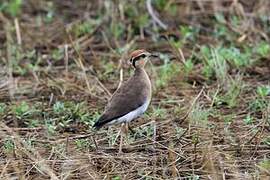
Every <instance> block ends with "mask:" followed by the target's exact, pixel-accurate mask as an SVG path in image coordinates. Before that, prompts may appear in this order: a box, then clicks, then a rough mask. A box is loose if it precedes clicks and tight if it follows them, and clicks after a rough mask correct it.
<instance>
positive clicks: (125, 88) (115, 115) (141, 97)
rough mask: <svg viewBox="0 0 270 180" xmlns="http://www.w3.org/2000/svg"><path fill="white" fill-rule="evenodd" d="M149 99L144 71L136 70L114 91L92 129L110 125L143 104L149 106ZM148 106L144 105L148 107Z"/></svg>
mask: <svg viewBox="0 0 270 180" xmlns="http://www.w3.org/2000/svg"><path fill="white" fill-rule="evenodd" d="M150 99H151V82H150V79H149V77H148V75H147V73H146V72H145V70H144V69H142V68H138V69H136V70H135V73H134V75H133V76H131V77H130V78H129V79H128V80H127V81H126V82H125V83H123V84H122V85H121V86H120V87H119V88H118V89H117V90H116V91H115V93H114V94H113V96H112V97H111V99H110V101H109V103H108V104H107V106H106V108H105V111H104V112H103V114H102V115H101V117H100V118H99V120H98V121H97V122H96V123H95V125H94V127H96V128H100V127H101V126H103V125H105V124H110V122H112V121H114V120H116V119H119V118H121V117H123V116H125V115H126V114H128V113H130V112H132V111H134V110H136V109H138V108H140V107H141V106H143V105H145V103H148V104H149V102H150ZM148 104H146V105H147V106H148ZM146 108H147V107H146ZM145 110H146V109H145ZM145 110H144V111H145Z"/></svg>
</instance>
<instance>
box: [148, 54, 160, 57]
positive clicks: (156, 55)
mask: <svg viewBox="0 0 270 180" xmlns="http://www.w3.org/2000/svg"><path fill="white" fill-rule="evenodd" d="M150 57H154V58H158V57H159V55H158V54H150Z"/></svg>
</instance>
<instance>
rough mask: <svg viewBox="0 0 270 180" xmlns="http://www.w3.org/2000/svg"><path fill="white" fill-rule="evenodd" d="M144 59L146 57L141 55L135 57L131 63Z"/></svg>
mask: <svg viewBox="0 0 270 180" xmlns="http://www.w3.org/2000/svg"><path fill="white" fill-rule="evenodd" d="M145 57H146V55H145V54H142V55H140V56H137V57H135V58H134V59H133V61H138V60H139V59H140V58H145Z"/></svg>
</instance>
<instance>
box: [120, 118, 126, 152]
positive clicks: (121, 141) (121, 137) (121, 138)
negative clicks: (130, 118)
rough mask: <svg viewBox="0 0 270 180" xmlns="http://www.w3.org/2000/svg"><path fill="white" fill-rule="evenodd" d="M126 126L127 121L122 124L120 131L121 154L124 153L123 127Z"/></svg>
mask: <svg viewBox="0 0 270 180" xmlns="http://www.w3.org/2000/svg"><path fill="white" fill-rule="evenodd" d="M124 128H125V123H122V124H121V132H120V145H119V154H121V153H123V151H122V148H123V129H124Z"/></svg>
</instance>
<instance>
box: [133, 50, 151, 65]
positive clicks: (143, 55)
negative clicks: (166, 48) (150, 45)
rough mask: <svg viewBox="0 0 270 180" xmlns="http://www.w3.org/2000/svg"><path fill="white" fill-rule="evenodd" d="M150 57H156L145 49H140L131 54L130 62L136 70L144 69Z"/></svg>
mask: <svg viewBox="0 0 270 180" xmlns="http://www.w3.org/2000/svg"><path fill="white" fill-rule="evenodd" d="M150 57H156V55H153V54H151V53H149V52H147V51H146V50H144V49H138V50H135V51H133V52H132V53H131V54H130V59H129V62H130V64H132V66H133V67H134V68H139V67H140V68H143V67H144V66H145V64H146V63H147V61H148V60H149V58H150Z"/></svg>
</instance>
